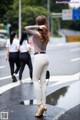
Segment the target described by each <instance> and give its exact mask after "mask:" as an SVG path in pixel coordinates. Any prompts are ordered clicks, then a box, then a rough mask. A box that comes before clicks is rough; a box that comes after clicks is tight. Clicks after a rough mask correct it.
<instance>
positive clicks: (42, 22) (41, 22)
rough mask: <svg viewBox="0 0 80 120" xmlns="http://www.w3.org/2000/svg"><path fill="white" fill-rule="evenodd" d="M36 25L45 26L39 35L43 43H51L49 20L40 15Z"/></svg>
mask: <svg viewBox="0 0 80 120" xmlns="http://www.w3.org/2000/svg"><path fill="white" fill-rule="evenodd" d="M36 24H37V25H45V28H43V29H38V31H39V33H40V34H41V38H42V41H46V42H48V41H49V36H50V32H49V26H48V21H47V18H46V17H45V16H44V15H40V16H38V17H37V18H36Z"/></svg>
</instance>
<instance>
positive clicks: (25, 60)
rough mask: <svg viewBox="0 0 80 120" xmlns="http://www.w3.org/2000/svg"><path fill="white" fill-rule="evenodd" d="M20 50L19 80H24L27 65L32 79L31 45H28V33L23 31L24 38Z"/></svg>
mask: <svg viewBox="0 0 80 120" xmlns="http://www.w3.org/2000/svg"><path fill="white" fill-rule="evenodd" d="M19 44H20V45H19V50H20V71H19V80H20V81H21V80H22V74H23V71H24V68H25V65H26V64H27V65H28V67H29V74H30V78H31V79H32V71H33V67H32V60H31V56H30V49H31V47H30V45H29V44H28V35H27V32H25V31H23V32H22V36H21V39H20V43H19Z"/></svg>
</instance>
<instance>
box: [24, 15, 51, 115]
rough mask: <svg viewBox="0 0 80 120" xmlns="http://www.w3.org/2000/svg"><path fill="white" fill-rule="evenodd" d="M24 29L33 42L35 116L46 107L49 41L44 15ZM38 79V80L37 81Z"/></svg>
mask: <svg viewBox="0 0 80 120" xmlns="http://www.w3.org/2000/svg"><path fill="white" fill-rule="evenodd" d="M25 29H26V31H27V32H28V33H30V34H32V35H33V42H34V50H35V53H34V55H35V57H34V64H33V80H34V90H35V94H36V98H37V104H38V111H37V113H36V115H35V116H36V117H40V116H41V115H43V113H44V111H46V110H47V107H46V77H45V76H46V71H47V68H48V65H49V60H48V55H47V54H46V47H47V44H48V41H49V36H50V34H49V27H48V21H47V19H46V17H45V16H43V15H40V16H38V17H37V18H36V25H33V26H26V27H25ZM39 80H40V82H39Z"/></svg>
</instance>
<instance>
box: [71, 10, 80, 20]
mask: <svg viewBox="0 0 80 120" xmlns="http://www.w3.org/2000/svg"><path fill="white" fill-rule="evenodd" d="M72 14H73V18H72V19H73V20H80V9H73V13H72Z"/></svg>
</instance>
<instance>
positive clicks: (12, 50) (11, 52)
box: [6, 32, 20, 82]
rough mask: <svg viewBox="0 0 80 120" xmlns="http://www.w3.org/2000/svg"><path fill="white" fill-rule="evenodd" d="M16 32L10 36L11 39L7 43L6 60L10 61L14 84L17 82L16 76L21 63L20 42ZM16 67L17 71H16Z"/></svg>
mask: <svg viewBox="0 0 80 120" xmlns="http://www.w3.org/2000/svg"><path fill="white" fill-rule="evenodd" d="M16 35H17V34H16V32H12V33H11V35H10V39H9V40H8V41H7V43H6V60H9V65H10V70H11V76H12V79H13V82H16V81H17V79H16V74H17V73H18V71H19V68H20V62H19V51H18V48H19V40H18V39H17V37H16ZM15 65H16V69H15Z"/></svg>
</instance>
